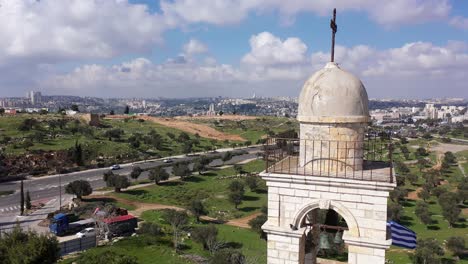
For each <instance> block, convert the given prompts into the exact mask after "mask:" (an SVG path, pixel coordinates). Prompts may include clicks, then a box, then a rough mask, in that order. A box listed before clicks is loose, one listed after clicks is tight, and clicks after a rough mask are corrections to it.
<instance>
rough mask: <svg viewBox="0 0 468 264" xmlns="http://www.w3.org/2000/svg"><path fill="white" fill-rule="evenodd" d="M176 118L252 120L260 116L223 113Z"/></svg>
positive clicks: (179, 117) (178, 117)
mask: <svg viewBox="0 0 468 264" xmlns="http://www.w3.org/2000/svg"><path fill="white" fill-rule="evenodd" d="M174 118H175V119H179V120H191V119H195V120H233V121H240V120H252V119H256V118H258V117H256V116H245V115H222V116H193V117H191V116H176V117H174Z"/></svg>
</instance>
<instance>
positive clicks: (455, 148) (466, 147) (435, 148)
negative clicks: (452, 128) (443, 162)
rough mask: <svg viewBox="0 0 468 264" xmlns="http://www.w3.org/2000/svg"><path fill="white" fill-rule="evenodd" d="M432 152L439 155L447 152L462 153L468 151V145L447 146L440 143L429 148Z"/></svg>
mask: <svg viewBox="0 0 468 264" xmlns="http://www.w3.org/2000/svg"><path fill="white" fill-rule="evenodd" d="M431 150H432V151H437V152H440V153H445V152H447V151H451V152H453V153H456V152H459V151H464V150H468V145H462V144H447V143H440V144H437V145H435V146H432V147H431Z"/></svg>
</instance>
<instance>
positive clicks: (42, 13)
mask: <svg viewBox="0 0 468 264" xmlns="http://www.w3.org/2000/svg"><path fill="white" fill-rule="evenodd" d="M333 7H336V8H337V13H338V15H337V24H338V33H337V55H336V60H337V61H338V62H339V63H340V65H342V67H343V68H345V69H346V70H349V71H350V72H352V73H354V74H356V75H357V76H358V77H359V78H361V79H362V80H363V82H364V84H365V85H366V87H367V89H368V93H369V95H370V96H371V97H379V98H383V97H392V98H422V97H465V98H466V97H468V87H467V86H466V83H468V77H467V76H466V74H465V73H464V72H466V71H468V1H450V0H382V1H373V0H336V1H328V0H316V1H310V0H307V1H306V0H293V1H289V2H288V3H286V2H285V1H279V0H217V1H208V0H164V1H162V2H160V1H156V0H130V1H125V0H123V1H122V0H107V1H101V0H42V1H33V0H25V1H23V0H3V4H2V5H1V6H0V22H1V23H2V25H3V26H1V27H0V37H2V39H4V40H5V41H3V44H0V47H1V48H2V50H3V51H0V72H3V78H1V79H0V97H2V96H17V95H23V94H24V93H25V92H26V91H27V90H40V91H43V93H45V94H72V95H90V96H104V97H112V96H122V97H140V96H141V97H158V96H164V97H186V96H219V95H221V96H223V95H226V96H236V97H243V96H249V95H250V94H251V93H252V92H256V93H257V94H259V95H262V96H297V95H298V93H299V91H300V88H301V86H302V84H303V83H304V82H305V80H306V79H307V78H308V76H310V75H311V74H312V73H313V72H314V71H315V70H317V69H319V68H321V67H323V65H324V64H325V63H326V61H327V59H328V56H329V55H327V53H328V52H329V50H330V38H331V36H330V35H331V31H330V28H329V20H330V16H331V13H332V9H333ZM441 86H444V89H441V88H440V87H441ZM445 86H447V88H446V87H445Z"/></svg>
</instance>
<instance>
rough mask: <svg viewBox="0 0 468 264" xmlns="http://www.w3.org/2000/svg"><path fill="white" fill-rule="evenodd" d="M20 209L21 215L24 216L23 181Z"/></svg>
mask: <svg viewBox="0 0 468 264" xmlns="http://www.w3.org/2000/svg"><path fill="white" fill-rule="evenodd" d="M20 195H21V197H20V207H21V215H23V214H24V186H23V180H21V192H20Z"/></svg>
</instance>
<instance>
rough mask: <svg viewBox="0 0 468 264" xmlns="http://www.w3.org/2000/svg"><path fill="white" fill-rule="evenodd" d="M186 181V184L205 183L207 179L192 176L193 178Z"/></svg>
mask: <svg viewBox="0 0 468 264" xmlns="http://www.w3.org/2000/svg"><path fill="white" fill-rule="evenodd" d="M184 181H185V182H202V181H205V179H203V178H202V177H198V176H191V177H188V178H186V179H184Z"/></svg>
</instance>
